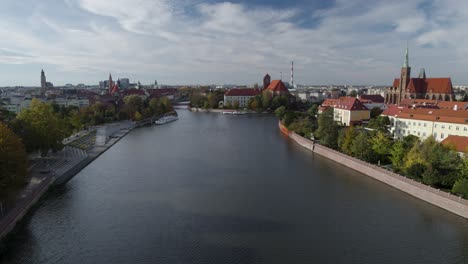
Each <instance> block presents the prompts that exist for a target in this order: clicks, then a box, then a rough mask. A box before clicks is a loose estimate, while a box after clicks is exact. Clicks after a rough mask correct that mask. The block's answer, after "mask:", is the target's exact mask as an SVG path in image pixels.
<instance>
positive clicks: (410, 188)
mask: <svg viewBox="0 0 468 264" xmlns="http://www.w3.org/2000/svg"><path fill="white" fill-rule="evenodd" d="M278 126H279V129H280V131H281V133H283V134H284V135H286V136H288V137H289V138H290V139H291V140H292V141H294V142H296V143H297V144H299V145H300V146H302V147H304V148H306V149H308V150H310V151H312V152H313V153H316V154H318V155H321V156H324V157H326V158H329V159H331V160H333V161H335V162H338V163H340V164H342V165H344V166H346V167H348V168H351V169H353V170H355V171H358V172H360V173H362V174H363V175H366V176H369V177H371V178H373V179H375V180H378V181H380V182H383V183H385V184H387V185H389V186H392V187H394V188H396V189H398V190H400V191H402V192H405V193H407V194H409V195H412V196H414V197H416V198H418V199H421V200H423V201H425V202H427V203H430V204H432V205H435V206H437V207H439V208H442V209H445V210H447V211H449V212H452V213H454V214H457V215H459V216H461V217H463V218H465V219H468V200H466V199H463V198H462V197H459V196H455V195H452V194H450V193H448V192H444V191H441V190H438V189H435V188H432V187H431V186H428V185H425V184H422V183H420V182H417V181H414V180H412V179H409V178H406V177H404V176H402V175H399V174H396V173H394V172H391V171H388V170H386V169H384V168H381V167H379V166H376V165H373V164H370V163H367V162H364V161H362V160H359V159H356V158H354V157H351V156H348V155H346V154H343V153H341V152H338V151H335V150H333V149H330V148H327V147H325V146H322V145H319V144H316V143H315V142H313V141H312V140H309V139H306V138H304V137H301V136H300V135H298V134H296V133H294V132H292V131H289V130H288V129H287V128H286V127H285V126H284V125H283V124H281V122H278Z"/></svg>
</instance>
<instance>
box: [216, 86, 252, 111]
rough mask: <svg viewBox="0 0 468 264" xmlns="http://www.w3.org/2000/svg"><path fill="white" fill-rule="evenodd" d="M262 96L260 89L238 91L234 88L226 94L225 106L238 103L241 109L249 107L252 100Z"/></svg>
mask: <svg viewBox="0 0 468 264" xmlns="http://www.w3.org/2000/svg"><path fill="white" fill-rule="evenodd" d="M259 94H260V90H258V89H251V88H247V89H238V88H233V89H230V90H228V91H226V92H225V93H224V105H225V106H227V105H231V106H234V104H236V103H238V104H239V107H247V105H248V103H249V101H250V99H251V98H253V97H255V96H257V95H259Z"/></svg>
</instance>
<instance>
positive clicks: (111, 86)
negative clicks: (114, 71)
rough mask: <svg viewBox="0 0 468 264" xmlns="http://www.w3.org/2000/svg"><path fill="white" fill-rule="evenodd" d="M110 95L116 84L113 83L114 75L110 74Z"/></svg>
mask: <svg viewBox="0 0 468 264" xmlns="http://www.w3.org/2000/svg"><path fill="white" fill-rule="evenodd" d="M108 85H109V94H112V88H113V86H114V83H113V82H112V75H111V74H110V73H109V83H108Z"/></svg>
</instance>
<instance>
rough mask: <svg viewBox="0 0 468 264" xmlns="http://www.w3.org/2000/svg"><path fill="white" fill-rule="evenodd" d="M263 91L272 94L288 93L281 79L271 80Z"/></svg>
mask: <svg viewBox="0 0 468 264" xmlns="http://www.w3.org/2000/svg"><path fill="white" fill-rule="evenodd" d="M264 91H269V92H270V93H271V94H272V95H289V90H288V88H286V86H285V85H284V83H283V81H281V80H273V81H272V82H271V83H270V84H269V85H268V86H267V88H266V89H264Z"/></svg>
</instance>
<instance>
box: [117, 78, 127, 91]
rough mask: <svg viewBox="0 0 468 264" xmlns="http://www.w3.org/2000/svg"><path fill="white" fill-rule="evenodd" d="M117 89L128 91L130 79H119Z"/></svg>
mask: <svg viewBox="0 0 468 264" xmlns="http://www.w3.org/2000/svg"><path fill="white" fill-rule="evenodd" d="M119 87H120V88H121V89H124V90H125V89H128V88H129V87H130V79H128V78H120V79H119Z"/></svg>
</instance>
